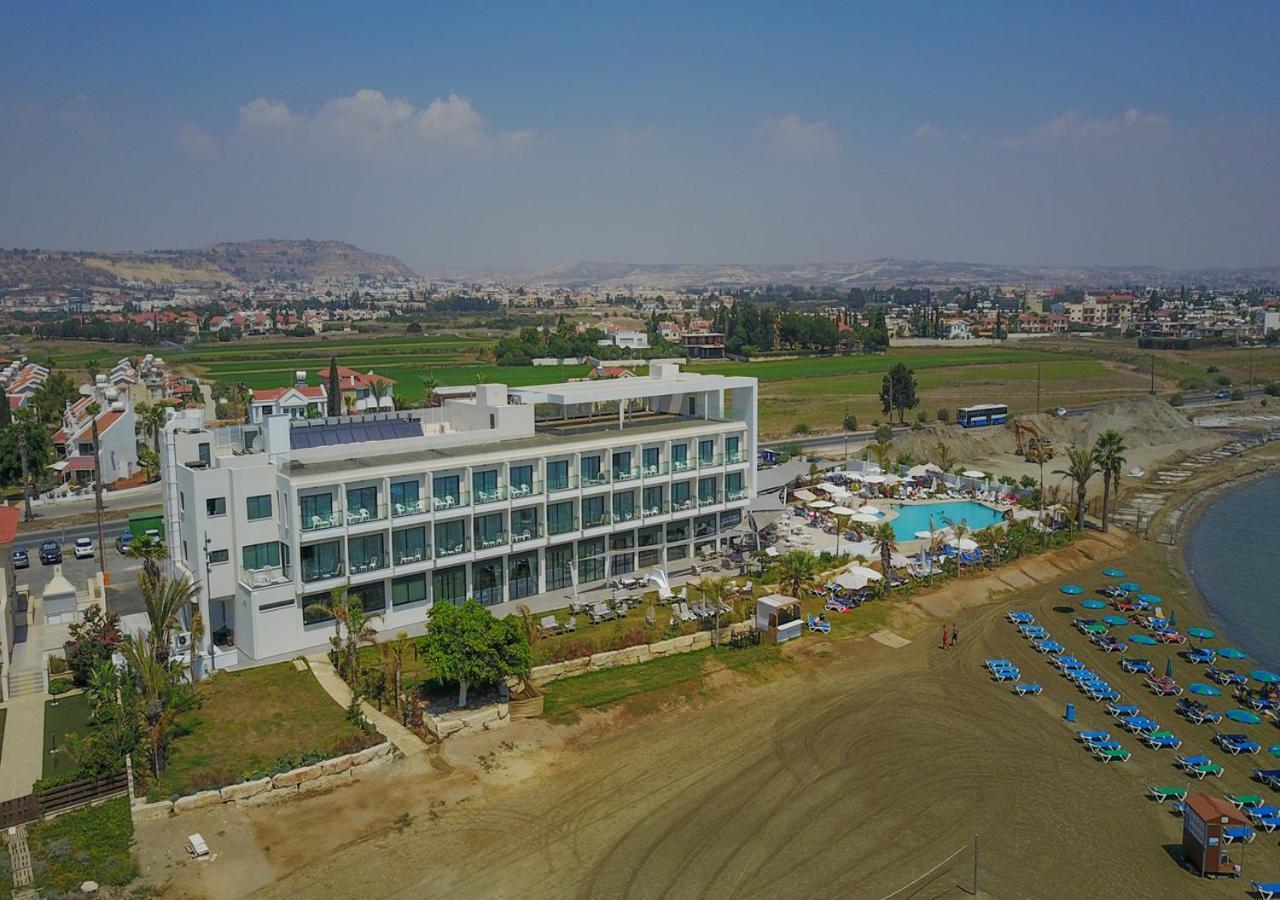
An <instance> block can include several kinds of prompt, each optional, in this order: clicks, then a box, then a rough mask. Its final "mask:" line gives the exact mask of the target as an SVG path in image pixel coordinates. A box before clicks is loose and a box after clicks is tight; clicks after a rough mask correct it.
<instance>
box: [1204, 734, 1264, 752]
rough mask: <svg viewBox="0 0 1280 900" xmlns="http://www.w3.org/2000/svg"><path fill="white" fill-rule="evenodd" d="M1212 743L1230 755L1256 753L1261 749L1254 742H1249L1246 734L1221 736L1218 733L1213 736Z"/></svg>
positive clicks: (1259, 745)
mask: <svg viewBox="0 0 1280 900" xmlns="http://www.w3.org/2000/svg"><path fill="white" fill-rule="evenodd" d="M1213 742H1214V743H1215V744H1217V745H1218V746H1219V747H1221V748H1222V749H1223V750H1226V751H1227V752H1228V753H1232V754H1240V753H1257V752H1258V751H1260V750H1261V749H1262V745H1261V744H1259V743H1258V742H1257V741H1255V740H1251V739H1250V738H1249V735H1247V734H1223V733H1222V732H1218V733H1217V734H1215V735H1214V736H1213Z"/></svg>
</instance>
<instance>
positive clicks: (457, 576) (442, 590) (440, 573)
mask: <svg viewBox="0 0 1280 900" xmlns="http://www.w3.org/2000/svg"><path fill="white" fill-rule="evenodd" d="M466 599H467V567H466V566H454V567H453V568H450V569H437V570H436V571H435V574H433V575H432V576H431V602H432V603H452V604H453V605H454V606H461V605H462V604H463V601H465V600H466Z"/></svg>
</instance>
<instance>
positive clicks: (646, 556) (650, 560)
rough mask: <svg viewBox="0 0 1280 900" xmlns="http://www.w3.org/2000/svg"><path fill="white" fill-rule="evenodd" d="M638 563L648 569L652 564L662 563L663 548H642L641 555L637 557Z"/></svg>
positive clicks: (658, 564)
mask: <svg viewBox="0 0 1280 900" xmlns="http://www.w3.org/2000/svg"><path fill="white" fill-rule="evenodd" d="M637 564H638V565H639V566H640V568H642V569H647V568H649V567H651V566H660V565H662V551H661V550H641V551H640V555H639V557H638V559H637Z"/></svg>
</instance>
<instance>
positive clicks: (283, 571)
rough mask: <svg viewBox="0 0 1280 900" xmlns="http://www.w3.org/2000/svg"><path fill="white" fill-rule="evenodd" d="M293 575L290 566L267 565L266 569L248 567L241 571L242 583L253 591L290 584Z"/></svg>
mask: <svg viewBox="0 0 1280 900" xmlns="http://www.w3.org/2000/svg"><path fill="white" fill-rule="evenodd" d="M292 581H293V576H292V575H290V573H289V568H288V566H267V567H266V568H264V569H246V570H244V571H242V572H241V573H240V583H241V584H242V585H244V586H245V587H246V588H248V589H249V590H251V591H257V590H263V589H265V588H270V587H275V586H276V585H280V584H290V583H291V582H292Z"/></svg>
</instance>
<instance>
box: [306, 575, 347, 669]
mask: <svg viewBox="0 0 1280 900" xmlns="http://www.w3.org/2000/svg"><path fill="white" fill-rule="evenodd" d="M306 612H307V614H308V615H313V616H320V617H322V618H325V619H332V620H333V637H331V638H329V643H330V644H331V645H333V660H334V664H335V666H336V665H337V663H338V654H339V653H341V652H342V626H343V624H345V622H346V619H347V589H346V588H345V587H336V588H334V589H333V590H332V591H330V592H329V599H328V600H321V601H319V602H318V603H311V604H309V605H308V606H307V608H306Z"/></svg>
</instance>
